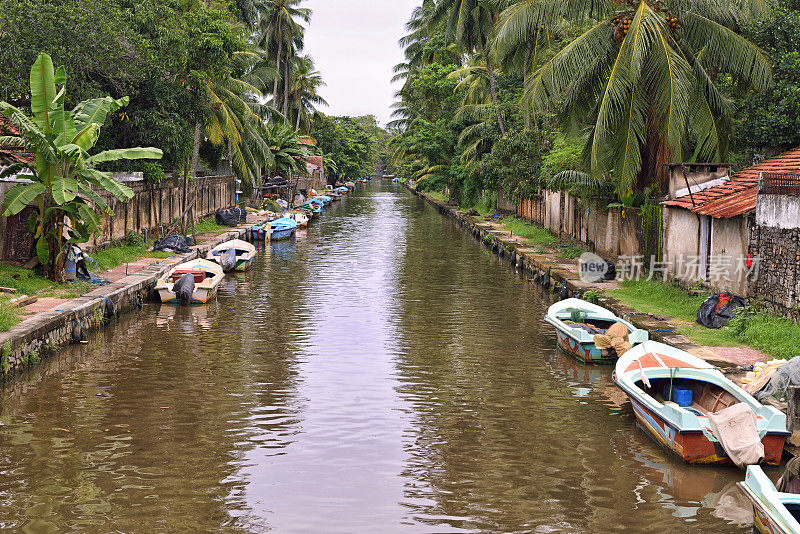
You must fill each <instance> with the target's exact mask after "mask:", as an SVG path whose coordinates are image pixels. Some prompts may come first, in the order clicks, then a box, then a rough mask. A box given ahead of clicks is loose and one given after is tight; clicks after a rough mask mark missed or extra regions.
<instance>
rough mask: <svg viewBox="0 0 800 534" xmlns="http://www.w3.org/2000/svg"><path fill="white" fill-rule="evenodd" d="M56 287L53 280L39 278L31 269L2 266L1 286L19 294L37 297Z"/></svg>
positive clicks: (0, 269) (0, 271)
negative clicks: (43, 291)
mask: <svg viewBox="0 0 800 534" xmlns="http://www.w3.org/2000/svg"><path fill="white" fill-rule="evenodd" d="M55 285H56V284H55V283H54V282H53V281H52V280H48V279H46V278H43V277H41V276H39V275H38V274H36V273H35V272H34V271H33V270H31V269H25V268H22V267H14V266H11V265H4V264H0V286H3V287H11V288H14V289H16V290H17V292H18V293H19V294H25V295H35V294H36V293H38V292H40V291H42V290H45V289H50V288H53V287H55Z"/></svg>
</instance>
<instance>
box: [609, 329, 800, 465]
mask: <svg viewBox="0 0 800 534" xmlns="http://www.w3.org/2000/svg"><path fill="white" fill-rule="evenodd" d="M612 379H613V380H614V383H615V384H616V385H617V386H619V388H620V389H622V391H624V392H625V393H626V394H627V395H628V397H629V398H630V401H631V405H632V406H633V412H634V414H635V416H636V419H637V421H638V422H639V425H640V426H642V427H643V428H644V429H645V430H646V431H647V432H648V433H650V434H651V435H652V437H653V438H654V439H655V440H656V441H658V442H659V443H661V444H662V445H664V446H665V447H667V448H669V449H671V450H672V451H674V452H675V453H676V454H677V455H678V456H680V457H681V458H682V459H683V461H684V462H686V463H701V464H711V463H721V464H730V463H732V461H731V458H730V456H729V455H728V452H726V450H725V448H724V447H723V445H722V443H720V440H719V437H718V436H717V435H715V433H714V430H713V429H712V427H713V426H714V425H713V424H712V422H711V421H710V419H709V414H718V413H719V412H721V411H722V410H724V409H726V408H729V407H732V406H734V405H738V404H742V405H743V406H744V407H747V408H749V409H750V410H752V412H753V414H754V415H755V421H756V423H755V430H754V432H757V435H755V434H754V435H753V436H746V435H743V436H742V438H741V440H742V441H745V440H747V439H750V438H752V440H753V443H754V444H755V445H758V441H759V440H760V441H761V444H762V445H763V447H764V449H763V450H764V457H763V461H764V462H765V463H768V464H772V465H777V464H779V463H780V460H781V454H782V453H783V444H784V441H785V440H786V437H787V436H789V435H791V434H790V433H789V432H787V431H786V415H785V414H784V413H783V412H781V411H779V410H777V409H776V408H774V407H772V406H764V405H762V404H761V403H760V402H758V401H757V400H756V399H754V398H753V397H752V396H750V394H749V393H747V392H746V391H745V390H743V389H742V388H740V387H739V386H737V385H736V384H734V383H733V382H731V381H730V380H729V379H728V378H727V377H725V375H723V374H722V373H721V372H720V371H719V369H717V368H716V367H714V366H713V365H711V364H709V363H708V362H706V361H704V360H701V359H700V358H698V357H696V356H692V355H691V354H689V353H688V352H684V351H682V350H680V349H677V348H675V347H671V346H669V345H664V344H663V343H658V342H655V341H647V342H644V343H642V344H640V345H638V346H636V347H634V348H632V349H631V350H629V351H628V352H626V353H625V354H624V355H622V356H621V357H620V358H619V360H617V365H616V368H615V370H614V373H613V375H612ZM742 432H744V429H743V430H742Z"/></svg>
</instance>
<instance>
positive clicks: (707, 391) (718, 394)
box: [697, 385, 739, 413]
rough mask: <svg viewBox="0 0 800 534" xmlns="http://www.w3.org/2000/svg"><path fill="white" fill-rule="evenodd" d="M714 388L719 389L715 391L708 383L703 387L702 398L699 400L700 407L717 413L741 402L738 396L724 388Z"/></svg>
mask: <svg viewBox="0 0 800 534" xmlns="http://www.w3.org/2000/svg"><path fill="white" fill-rule="evenodd" d="M714 389H716V390H717V391H713V390H712V389H711V388H710V387H709V386H708V385H705V386H704V387H703V392H702V394H701V395H700V399H699V400H698V401H697V404H698V405H699V407H700V408H701V409H703V410H705V411H706V412H709V413H716V412H718V411H720V410H724V409H725V408H729V407H731V406H733V405H734V404H736V403H738V402H739V400H738V399H737V398H736V397H734V396H733V395H731V394H730V393H728V392H727V391H725V390H724V389H719V388H714Z"/></svg>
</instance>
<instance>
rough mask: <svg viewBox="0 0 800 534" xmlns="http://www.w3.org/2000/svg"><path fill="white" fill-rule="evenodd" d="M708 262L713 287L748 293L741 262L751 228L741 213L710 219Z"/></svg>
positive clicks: (741, 293) (709, 281)
mask: <svg viewBox="0 0 800 534" xmlns="http://www.w3.org/2000/svg"><path fill="white" fill-rule="evenodd" d="M711 221H712V224H713V227H714V230H713V239H712V240H711V263H710V266H709V269H710V271H709V276H708V283H709V285H710V286H711V288H712V289H714V290H716V291H730V292H731V293H735V294H737V295H747V288H748V282H747V277H746V274H747V273H746V271H745V270H744V267H743V265H742V264H743V262H744V261H745V257H746V256H747V248H748V245H749V242H750V232H749V229H748V223H747V218H746V217H744V216H739V217H731V218H730V219H722V218H719V219H712V220H711Z"/></svg>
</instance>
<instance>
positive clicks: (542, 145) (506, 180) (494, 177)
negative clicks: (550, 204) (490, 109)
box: [482, 131, 550, 198]
mask: <svg viewBox="0 0 800 534" xmlns="http://www.w3.org/2000/svg"><path fill="white" fill-rule="evenodd" d="M549 146H550V140H549V139H548V138H547V137H545V136H544V135H542V134H540V133H538V132H533V131H528V132H525V131H514V132H511V133H509V135H508V136H506V137H504V138H502V139H500V140H498V141H497V142H496V143H494V146H493V147H492V151H491V152H490V153H489V154H487V155H486V156H484V158H483V162H482V170H483V173H484V175H485V176H486V183H487V185H488V187H490V188H492V185H493V184H499V185H500V186H501V187H502V188H503V192H504V193H505V194H506V195H509V196H511V197H512V198H513V197H517V196H523V197H528V196H530V195H532V194H534V193H537V192H538V191H539V190H540V189H541V188H542V185H543V184H542V183H541V182H540V181H539V180H538V177H539V174H540V169H541V167H542V161H543V159H542V156H543V155H544V154H545V153H546V152H547V150H548V148H549Z"/></svg>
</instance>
